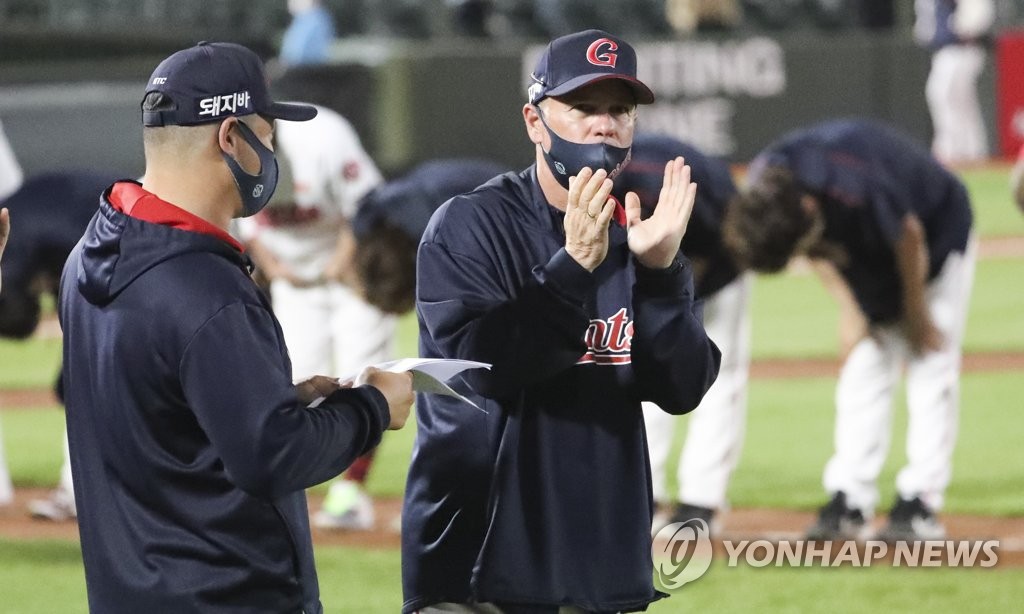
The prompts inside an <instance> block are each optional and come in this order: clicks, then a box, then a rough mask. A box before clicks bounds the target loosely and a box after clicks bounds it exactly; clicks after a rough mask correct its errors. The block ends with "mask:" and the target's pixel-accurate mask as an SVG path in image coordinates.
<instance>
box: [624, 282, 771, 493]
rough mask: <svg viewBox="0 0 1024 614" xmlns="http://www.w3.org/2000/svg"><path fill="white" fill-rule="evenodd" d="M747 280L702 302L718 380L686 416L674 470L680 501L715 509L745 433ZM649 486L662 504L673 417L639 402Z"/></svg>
mask: <svg viewBox="0 0 1024 614" xmlns="http://www.w3.org/2000/svg"><path fill="white" fill-rule="evenodd" d="M750 287H751V275H750V274H749V273H745V274H742V275H740V276H739V277H737V278H736V279H734V280H733V281H732V282H730V283H729V284H728V285H726V286H724V287H723V288H721V289H720V290H718V291H717V292H715V293H714V294H712V295H711V296H709V297H708V298H707V299H706V300H705V303H704V328H705V329H706V330H707V332H708V337H710V338H711V340H712V341H714V342H715V345H717V346H718V349H719V350H721V351H722V364H721V367H719V371H718V378H717V379H716V380H715V383H714V384H712V386H711V388H710V389H709V390H708V392H707V394H705V395H704V399H703V400H702V401H701V403H700V405H699V406H697V409H695V410H693V412H691V413H690V414H689V416H688V420H689V422H688V426H687V434H686V442H685V444H684V447H683V452H682V460H681V462H680V463H679V466H678V480H679V497H678V500H679V501H680V502H685V503H688V504H690V505H699V506H702V507H708V508H711V509H715V510H723V509H726V508H727V497H726V491H727V489H728V487H729V478H730V477H731V476H732V472H733V470H734V469H736V465H737V464H738V463H739V459H740V452H741V451H742V449H743V437H744V434H745V432H746V430H745V426H746V414H747V378H748V374H749V372H750V314H749V310H748V308H747V306H748V303H749V298H750ZM643 408H644V422H645V424H646V429H647V446H648V451H649V454H650V458H651V481H652V483H653V486H654V498H655V500H656V501H662V502H664V501H667V500H668V496H667V494H666V488H665V464H666V461H667V460H668V456H669V451H670V448H671V447H672V439H673V438H672V434H673V432H674V429H675V425H676V424H677V422H676V416H673V415H671V414H668V413H666V412H664V411H662V410H661V409H660V408H659V407H658V406H657V405H655V404H654V403H644V404H643Z"/></svg>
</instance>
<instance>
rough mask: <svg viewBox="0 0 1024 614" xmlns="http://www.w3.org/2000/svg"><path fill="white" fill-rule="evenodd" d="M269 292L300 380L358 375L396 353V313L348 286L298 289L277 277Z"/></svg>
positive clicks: (293, 371)
mask: <svg viewBox="0 0 1024 614" xmlns="http://www.w3.org/2000/svg"><path fill="white" fill-rule="evenodd" d="M270 295H271V298H272V302H273V306H274V314H275V315H276V316H277V319H278V321H279V322H280V323H281V328H282V329H283V331H284V339H285V344H286V345H287V346H288V355H289V356H290V357H291V361H292V376H293V378H294V379H295V381H296V382H299V381H302V380H304V379H307V378H309V377H312V376H313V375H328V376H332V377H343V376H346V375H353V374H357V373H358V372H359V371H360V370H361V369H362V368H363V367H365V366H368V365H371V364H374V363H379V362H382V361H385V360H389V359H390V358H391V356H392V354H393V350H392V347H393V344H394V336H395V323H396V320H395V317H394V316H392V315H388V314H385V313H383V312H382V311H380V310H379V309H377V308H376V307H372V306H370V305H369V304H367V303H366V302H365V301H363V300H362V299H361V298H359V297H358V296H357V295H356V294H355V293H353V292H352V291H351V290H350V289H348V288H347V287H345V286H343V285H341V284H337V283H328V284H323V285H319V286H313V287H309V288H297V287H295V286H292V285H291V284H290V283H288V282H287V281H284V280H281V279H277V280H274V281H273V282H271V286H270Z"/></svg>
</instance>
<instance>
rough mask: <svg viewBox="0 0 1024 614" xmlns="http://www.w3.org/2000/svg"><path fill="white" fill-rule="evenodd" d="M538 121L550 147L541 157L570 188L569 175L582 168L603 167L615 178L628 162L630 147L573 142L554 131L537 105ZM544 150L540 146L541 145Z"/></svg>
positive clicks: (578, 171)
mask: <svg viewBox="0 0 1024 614" xmlns="http://www.w3.org/2000/svg"><path fill="white" fill-rule="evenodd" d="M536 109H537V115H539V116H540V121H541V123H542V124H544V128H546V129H547V131H548V135H549V136H550V137H551V148H550V149H549V150H548V151H545V152H544V160H546V161H547V163H548V168H550V169H551V174H553V175H554V176H555V179H557V180H558V183H560V184H562V187H563V188H565V189H566V190H568V189H569V177H573V176H575V175H579V174H580V171H582V170H583V169H584V168H590V170H592V171H594V172H597V170H598V169H601V168H603V169H604V170H605V171H607V172H608V177H610V178H612V179H614V178H615V176H616V175H618V174H619V173H620V172H621V171H622V169H624V168H626V165H627V164H629V155H630V151H631V149H632V148H630V147H616V146H614V145H609V144H608V143H587V144H584V143H573V142H570V141H567V140H565V139H563V138H562V137H560V136H558V135H557V134H555V131H554V130H552V129H551V127H550V126H548V123H547V122H546V121H544V113H543V112H541V110H540V107H536ZM542 150H543V149H542Z"/></svg>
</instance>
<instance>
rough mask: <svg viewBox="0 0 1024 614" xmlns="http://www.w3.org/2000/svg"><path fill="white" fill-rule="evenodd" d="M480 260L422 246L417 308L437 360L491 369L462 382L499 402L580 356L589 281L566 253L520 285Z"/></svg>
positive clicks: (478, 371)
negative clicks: (463, 361) (485, 365)
mask: <svg viewBox="0 0 1024 614" xmlns="http://www.w3.org/2000/svg"><path fill="white" fill-rule="evenodd" d="M483 258H484V257H483V256H482V254H478V255H477V256H475V257H473V256H470V255H468V254H463V253H457V252H455V251H453V250H452V249H450V248H449V247H448V246H447V245H445V244H443V243H439V242H435V241H426V242H424V243H423V244H421V245H420V249H419V254H418V257H417V284H416V287H417V289H416V292H417V301H416V303H417V310H418V312H419V315H420V318H421V320H422V324H423V325H424V326H425V327H426V328H427V330H428V332H429V335H430V338H431V339H433V341H434V343H435V344H436V345H437V350H438V351H439V352H440V353H441V355H443V356H444V357H446V358H461V359H468V360H479V361H483V362H488V363H491V364H492V365H493V367H492V368H491V369H490V370H489V371H488V370H485V369H473V370H470V371H467V372H466V374H465V380H466V382H467V383H468V384H469V386H470V387H471V388H473V389H474V390H475V391H476V392H478V393H479V394H481V395H483V396H487V397H491V398H501V397H504V396H507V395H510V394H517V393H519V392H520V391H521V390H522V389H523V388H524V387H526V386H529V385H530V384H533V383H536V382H539V381H542V380H544V379H546V378H548V377H550V376H552V375H554V374H556V373H558V372H560V371H562V370H564V369H567V368H569V367H571V366H572V365H574V364H576V361H577V360H579V358H580V357H581V356H582V355H583V354H584V352H585V351H586V346H585V345H584V336H585V334H586V330H587V326H588V324H589V323H590V320H589V318H588V316H587V313H586V311H585V310H584V309H583V302H584V300H585V299H584V297H585V296H586V295H587V294H588V292H589V291H590V290H591V289H592V288H593V285H594V280H593V279H592V275H591V274H590V273H589V272H587V270H586V269H584V268H582V267H581V266H579V264H577V263H576V262H575V261H574V260H572V258H571V257H570V256H569V255H568V254H567V253H566V252H565V251H564V250H559V251H558V252H556V253H555V255H554V256H552V257H551V259H550V260H549V261H548V262H546V263H544V264H542V265H540V266H536V267H534V268H533V269H532V271H531V272H530V275H529V277H528V278H527V279H526V280H525V281H523V282H522V284H521V285H518V284H519V282H518V280H514V279H506V278H505V277H506V276H507V275H508V273H509V272H508V271H498V270H497V269H496V268H495V267H494V266H493V265H492V263H491V262H490V261H486V260H484V259H483Z"/></svg>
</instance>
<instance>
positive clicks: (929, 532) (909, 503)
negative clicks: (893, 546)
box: [878, 496, 946, 542]
mask: <svg viewBox="0 0 1024 614" xmlns="http://www.w3.org/2000/svg"><path fill="white" fill-rule="evenodd" d="M945 536H946V529H945V527H943V526H942V523H940V522H939V519H938V518H936V517H935V512H933V511H932V510H931V508H929V507H928V506H927V505H925V503H924V501H922V500H921V497H914V498H913V499H904V498H902V497H899V496H897V497H896V505H894V506H893V508H892V511H890V512H889V524H887V525H886V527H885V528H884V529H882V530H881V531H880V532H879V533H878V539H881V540H884V541H887V542H897V541H922V540H928V539H943V538H944V537H945Z"/></svg>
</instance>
